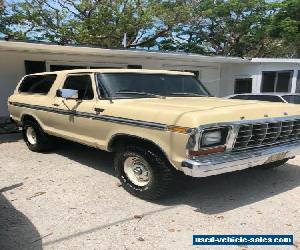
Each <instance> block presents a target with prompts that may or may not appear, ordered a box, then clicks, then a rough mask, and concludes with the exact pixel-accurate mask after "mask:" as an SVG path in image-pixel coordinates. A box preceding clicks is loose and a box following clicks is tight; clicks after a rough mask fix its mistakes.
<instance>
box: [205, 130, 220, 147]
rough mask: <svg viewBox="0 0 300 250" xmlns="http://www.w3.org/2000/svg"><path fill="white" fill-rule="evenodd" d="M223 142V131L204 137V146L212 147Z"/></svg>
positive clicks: (207, 133) (209, 133) (208, 133)
mask: <svg viewBox="0 0 300 250" xmlns="http://www.w3.org/2000/svg"><path fill="white" fill-rule="evenodd" d="M221 141H222V133H221V130H217V131H212V132H206V133H204V134H203V135H202V141H201V145H202V146H211V145H215V144H220V142H221Z"/></svg>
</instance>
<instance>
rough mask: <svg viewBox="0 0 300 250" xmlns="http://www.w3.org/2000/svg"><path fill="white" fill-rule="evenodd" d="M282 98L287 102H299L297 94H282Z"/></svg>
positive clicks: (299, 98) (299, 97)
mask: <svg viewBox="0 0 300 250" xmlns="http://www.w3.org/2000/svg"><path fill="white" fill-rule="evenodd" d="M282 98H283V99H284V100H286V101H287V102H289V103H294V104H300V96H299V95H283V96H282Z"/></svg>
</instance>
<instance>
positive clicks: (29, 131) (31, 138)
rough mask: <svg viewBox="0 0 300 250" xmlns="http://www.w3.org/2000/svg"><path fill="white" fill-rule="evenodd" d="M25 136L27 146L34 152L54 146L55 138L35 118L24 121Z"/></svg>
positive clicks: (23, 131)
mask: <svg viewBox="0 0 300 250" xmlns="http://www.w3.org/2000/svg"><path fill="white" fill-rule="evenodd" d="M22 133H23V138H24V141H25V143H26V145H27V147H28V148H29V149H30V150H31V151H34V152H44V151H47V150H49V149H51V148H52V147H53V138H52V137H51V136H49V135H47V134H46V133H45V132H44V131H43V129H42V128H41V126H40V125H39V124H38V123H37V122H36V121H33V120H27V121H24V122H23V130H22Z"/></svg>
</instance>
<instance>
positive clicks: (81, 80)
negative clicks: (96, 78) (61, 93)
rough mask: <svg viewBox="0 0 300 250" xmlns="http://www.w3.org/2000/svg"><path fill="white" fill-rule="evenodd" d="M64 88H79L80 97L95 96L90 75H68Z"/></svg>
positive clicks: (85, 98)
mask: <svg viewBox="0 0 300 250" xmlns="http://www.w3.org/2000/svg"><path fill="white" fill-rule="evenodd" d="M64 89H74V90H78V99H81V100H91V99H93V98H94V92H93V86H92V80H91V77H90V76H89V75H74V76H68V77H67V79H66V81H65V84H64Z"/></svg>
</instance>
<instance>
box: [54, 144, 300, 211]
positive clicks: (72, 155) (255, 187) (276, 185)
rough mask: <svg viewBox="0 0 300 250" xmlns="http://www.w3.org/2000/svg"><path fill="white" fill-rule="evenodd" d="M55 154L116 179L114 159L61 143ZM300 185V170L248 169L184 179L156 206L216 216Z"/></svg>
mask: <svg viewBox="0 0 300 250" xmlns="http://www.w3.org/2000/svg"><path fill="white" fill-rule="evenodd" d="M55 153H57V154H60V155H63V156H65V157H68V158H69V159H71V160H74V161H77V162H79V163H80V164H83V165H86V166H87V167H91V168H94V169H97V170H99V171H103V172H105V173H108V174H110V175H114V171H113V162H112V158H113V155H112V154H111V153H107V152H103V151H99V150H98V149H93V148H89V147H86V146H83V145H80V144H77V143H73V142H62V146H61V147H60V148H59V149H57V150H56V151H55ZM299 185H300V166H296V165H292V164H285V165H284V166H281V167H279V168H276V169H269V170H262V169H248V170H243V171H237V172H232V173H227V174H223V175H218V176H211V177H206V178H188V177H186V178H184V179H183V180H180V182H179V184H178V185H177V187H178V188H177V189H176V190H175V191H174V192H173V194H170V196H169V197H167V198H166V199H164V200H161V201H156V203H158V204H161V205H166V206H175V205H181V204H185V205H189V206H192V207H194V208H195V211H196V212H201V213H205V214H217V213H221V212H225V211H229V210H232V209H235V208H238V207H241V206H245V205H248V204H252V203H255V202H258V201H261V200H264V199H267V198H269V197H272V196H275V195H278V194H280V193H284V192H286V191H288V190H291V189H294V188H296V187H298V186H299Z"/></svg>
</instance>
